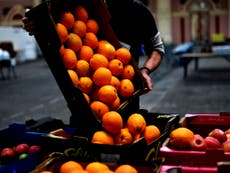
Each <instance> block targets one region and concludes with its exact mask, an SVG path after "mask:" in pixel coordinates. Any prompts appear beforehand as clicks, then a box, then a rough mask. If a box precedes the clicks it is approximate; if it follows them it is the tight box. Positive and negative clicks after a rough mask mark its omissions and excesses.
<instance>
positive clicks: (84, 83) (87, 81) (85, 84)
mask: <svg viewBox="0 0 230 173" xmlns="http://www.w3.org/2000/svg"><path fill="white" fill-rule="evenodd" d="M78 86H79V88H80V89H81V91H82V92H84V93H86V94H89V93H90V92H91V91H92V89H93V81H92V79H91V78H90V77H87V76H85V77H80V78H79V84H78Z"/></svg>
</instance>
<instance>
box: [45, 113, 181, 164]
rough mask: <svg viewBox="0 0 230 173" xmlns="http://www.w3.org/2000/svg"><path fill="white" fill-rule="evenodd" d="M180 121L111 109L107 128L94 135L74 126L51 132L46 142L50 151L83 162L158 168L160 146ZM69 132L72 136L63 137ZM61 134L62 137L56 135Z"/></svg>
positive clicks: (173, 116)
mask: <svg viewBox="0 0 230 173" xmlns="http://www.w3.org/2000/svg"><path fill="white" fill-rule="evenodd" d="M178 122H179V116H178V115H177V114H164V113H151V112H148V111H147V110H139V111H137V112H136V113H132V114H131V115H130V116H129V118H128V119H127V120H124V119H123V118H122V116H121V115H120V114H119V113H118V112H116V111H110V112H107V113H106V114H105V115H104V116H103V118H102V126H103V128H101V129H98V130H96V131H95V132H94V133H93V134H92V137H90V138H87V137H85V136H81V133H80V134H79V131H78V129H76V130H74V128H73V129H72V128H71V130H70V131H71V133H69V132H68V131H69V130H68V128H65V129H62V130H61V131H60V130H58V131H56V132H51V133H52V135H51V136H50V135H45V136H43V140H42V141H43V143H44V144H45V146H47V150H48V151H50V152H63V153H64V154H65V155H66V156H72V157H74V158H75V159H78V160H79V161H101V162H109V163H132V164H134V163H135V164H145V163H149V164H152V166H153V167H158V166H159V165H160V164H161V163H162V157H161V156H160V155H159V150H160V147H161V146H162V143H163V142H164V141H165V140H166V139H167V138H168V135H169V133H170V132H171V131H172V130H173V129H175V128H176V127H178ZM66 133H67V134H70V135H64V136H63V134H66ZM60 134H61V136H62V137H61V138H59V137H57V138H56V137H54V135H55V136H59V135H60ZM66 136H68V137H66ZM63 137H64V138H63Z"/></svg>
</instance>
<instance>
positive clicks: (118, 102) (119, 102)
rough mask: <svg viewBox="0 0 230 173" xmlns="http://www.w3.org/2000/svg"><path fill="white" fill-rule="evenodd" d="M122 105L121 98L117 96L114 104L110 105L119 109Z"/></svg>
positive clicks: (111, 107) (110, 107)
mask: <svg viewBox="0 0 230 173" xmlns="http://www.w3.org/2000/svg"><path fill="white" fill-rule="evenodd" d="M120 105H121V101H120V98H119V97H117V98H116V100H114V102H113V103H112V104H110V105H109V109H110V110H117V109H118V108H119V107H120Z"/></svg>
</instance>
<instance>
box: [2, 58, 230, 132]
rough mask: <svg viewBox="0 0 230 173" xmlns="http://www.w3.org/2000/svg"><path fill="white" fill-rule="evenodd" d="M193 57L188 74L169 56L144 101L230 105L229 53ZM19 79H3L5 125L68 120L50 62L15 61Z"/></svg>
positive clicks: (197, 107)
mask: <svg viewBox="0 0 230 173" xmlns="http://www.w3.org/2000/svg"><path fill="white" fill-rule="evenodd" d="M193 63H194V62H191V63H190V65H189V70H188V77H187V79H185V80H184V79H183V68H182V67H176V66H172V65H171V63H170V62H168V61H167V59H166V60H165V61H164V62H163V63H162V65H161V66H160V68H159V70H158V71H157V72H156V73H154V74H153V75H152V78H153V80H154V89H153V91H151V92H150V93H148V94H146V95H144V96H142V97H141V107H142V108H145V109H148V110H149V111H151V112H162V113H178V114H180V115H181V116H183V115H184V114H186V113H218V112H221V111H230V104H229V103H230V94H229V91H230V63H229V62H228V61H226V60H225V59H216V60H215V59H210V60H207V59H206V60H205V59H204V60H202V61H200V68H199V70H198V71H195V70H194V64H193ZM16 72H17V74H18V78H17V79H11V80H0V98H1V99H0V128H5V127H7V126H8V125H9V124H10V123H12V122H23V123H24V122H25V121H26V120H28V119H31V118H33V119H39V118H42V117H56V118H58V119H61V120H63V122H64V123H68V121H69V116H70V112H69V109H68V107H67V105H66V101H65V99H64V97H63V95H62V93H61V91H60V89H59V87H58V85H57V83H56V81H55V79H54V78H53V76H52V74H51V72H50V70H49V68H48V66H47V64H46V62H45V61H44V60H43V59H42V58H41V59H39V60H36V61H33V62H28V63H24V64H20V65H18V66H17V67H16Z"/></svg>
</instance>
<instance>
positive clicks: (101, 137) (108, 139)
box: [91, 131, 114, 145]
mask: <svg viewBox="0 0 230 173" xmlns="http://www.w3.org/2000/svg"><path fill="white" fill-rule="evenodd" d="M91 141H92V143H94V144H110V145H113V144H114V139H113V136H112V135H111V134H109V133H108V132H105V131H96V132H95V133H94V134H93V137H92V140H91Z"/></svg>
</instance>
